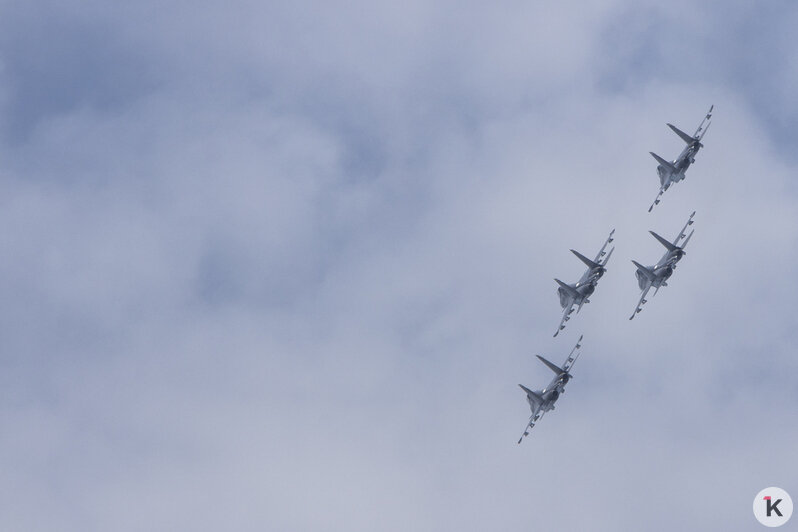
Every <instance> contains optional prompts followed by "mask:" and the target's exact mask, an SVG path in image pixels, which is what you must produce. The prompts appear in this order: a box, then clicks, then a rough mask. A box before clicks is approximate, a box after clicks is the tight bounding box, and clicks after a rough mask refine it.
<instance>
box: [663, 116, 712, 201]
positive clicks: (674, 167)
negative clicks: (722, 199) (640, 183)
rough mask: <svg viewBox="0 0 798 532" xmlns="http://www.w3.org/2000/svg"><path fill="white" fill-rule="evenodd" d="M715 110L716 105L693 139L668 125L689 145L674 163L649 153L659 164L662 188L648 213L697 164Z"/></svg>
mask: <svg viewBox="0 0 798 532" xmlns="http://www.w3.org/2000/svg"><path fill="white" fill-rule="evenodd" d="M714 108H715V106H714V105H712V106H710V108H709V111H707V114H706V116H705V117H704V120H702V121H701V124H699V126H698V129H696V130H695V133H694V134H693V136H692V137H691V136H690V135H688V134H687V133H685V132H684V131H682V130H680V129H679V128H677V127H676V126H674V125H673V124H668V127H669V128H671V129H672V130H673V132H674V133H676V134H677V135H678V136H679V137H680V138H681V139H682V140H683V141H684V142H685V144H687V146H685V148H684V149H683V150H682V153H680V154H679V156H678V157H677V158H676V159H674V160H673V161H666V160H665V159H663V158H662V157H660V156H659V155H657V154H656V153H654V152H653V151H652V152H649V153H650V154H651V156H652V157H654V159H656V160H657V162H658V163H659V165H658V166H657V175H659V184H660V186H659V193H658V194H657V198H656V199H655V200H654V203H652V204H651V207H649V208H648V212H651V210H652V209H653V208H654V206H655V205H659V202H660V198H661V197H662V194H664V193H665V191H666V190H668V188H670V186H671V185H672V184H673V183H678V182H679V181H681V180H683V179H684V176H685V172H687V169H688V168H690V165H691V164H693V163H694V162H695V156H696V154H697V153H698V150H700V149H701V148H703V147H704V145H703V144H701V139H703V138H704V135H705V134H706V132H707V130H708V129H709V126H710V124H711V123H712V122H711V120H712V109H714ZM705 124H706V125H705Z"/></svg>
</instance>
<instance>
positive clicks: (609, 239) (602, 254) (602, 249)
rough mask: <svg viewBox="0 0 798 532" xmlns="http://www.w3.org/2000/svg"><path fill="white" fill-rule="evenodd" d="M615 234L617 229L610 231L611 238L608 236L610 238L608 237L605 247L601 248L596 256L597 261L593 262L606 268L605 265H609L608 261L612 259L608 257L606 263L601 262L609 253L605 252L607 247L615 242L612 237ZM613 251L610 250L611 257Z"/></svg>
mask: <svg viewBox="0 0 798 532" xmlns="http://www.w3.org/2000/svg"><path fill="white" fill-rule="evenodd" d="M614 234H615V229H613V230H612V231H610V236H608V237H607V240H606V241H605V242H604V245H603V246H601V249H600V250H599V252H598V253H597V254H596V258H595V259H593V262H597V263H599V264H601V265H602V266H604V265H606V264H607V261H608V260H610V258H609V257H607V258H606V260H605V261H604V262H601V259H602V257H604V255H606V254H607V252H606V251H604V250H605V249H607V245H608V244H610V243H611V242H612V241H613V240H615V239H614V238H613V237H612V235H614ZM612 249H615V248H612ZM612 249H611V250H610V255H612Z"/></svg>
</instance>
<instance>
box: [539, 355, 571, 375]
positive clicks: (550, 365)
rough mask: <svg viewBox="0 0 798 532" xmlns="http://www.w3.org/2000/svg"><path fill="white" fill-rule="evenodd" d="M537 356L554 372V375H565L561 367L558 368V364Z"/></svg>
mask: <svg viewBox="0 0 798 532" xmlns="http://www.w3.org/2000/svg"><path fill="white" fill-rule="evenodd" d="M535 356H536V357H538V358H539V359H540V361H541V362H543V363H544V364H546V366H548V368H549V369H550V370H552V371H553V372H554V373H556V374H557V375H561V374H563V373H565V372H564V371H563V370H562V368H561V367H560V366H557V365H556V364H554V363H552V362H549V361H548V360H546V359H545V358H543V357H542V356H540V355H535Z"/></svg>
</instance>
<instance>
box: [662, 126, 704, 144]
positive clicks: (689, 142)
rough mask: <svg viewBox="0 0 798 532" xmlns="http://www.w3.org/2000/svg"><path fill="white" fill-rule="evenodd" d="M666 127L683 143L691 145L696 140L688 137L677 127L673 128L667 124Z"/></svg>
mask: <svg viewBox="0 0 798 532" xmlns="http://www.w3.org/2000/svg"><path fill="white" fill-rule="evenodd" d="M668 127H669V128H671V129H672V130H673V132H674V133H676V134H677V135H679V136H680V137H681V139H682V140H683V141H685V142H686V143H687V144H692V143H693V142H695V141H696V140H697V139H694V138H693V137H691V136H690V135H688V134H687V133H685V132H684V131H682V130H681V129H679V128H678V127H676V126H674V125H673V124H668Z"/></svg>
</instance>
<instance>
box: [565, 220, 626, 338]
mask: <svg viewBox="0 0 798 532" xmlns="http://www.w3.org/2000/svg"><path fill="white" fill-rule="evenodd" d="M613 234H615V229H613V230H612V231H610V236H608V237H607V240H606V241H605V242H604V245H603V246H601V249H600V250H599V252H598V253H597V254H596V258H595V259H593V260H590V259H589V258H587V257H585V256H584V255H582V254H581V253H579V252H578V251H575V250H573V249H572V250H571V253H573V254H574V255H576V256H577V257H578V258H579V260H581V261H582V262H584V263H585V264H586V265H587V271H585V273H584V274H582V277H581V278H580V279H579V280H578V281H577V282H575V283H573V284H565V283H564V282H562V281H560V280H559V279H554V280H555V281H556V282H557V284H558V285H560V287H559V288H558V289H557V294H558V295H559V296H560V306H561V307H562V308H563V314H562V320H560V326H559V328H558V329H557V332H555V333H554V336H557V335H558V334H560V331H561V330H563V329H565V322H566V321H568V320H570V319H571V313H572V312H573V311H574V305H577V307H576V313H577V314H579V311H580V310H582V305H584V304H585V303H590V300H589V299H588V297H590V295H591V294H592V293H593V292H594V291H595V290H596V286H597V285H598V281H599V279H601V276H602V275H604V274H605V273H606V272H607V262H608V261H609V260H610V257H611V256H612V252H613V251H615V248H614V247H613V248H612V249H611V250H610V251H609V253H607V252H606V251H605V249H607V245H608V244H610V243H611V242H612V241H613V240H614V239H613V237H612V235H613Z"/></svg>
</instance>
